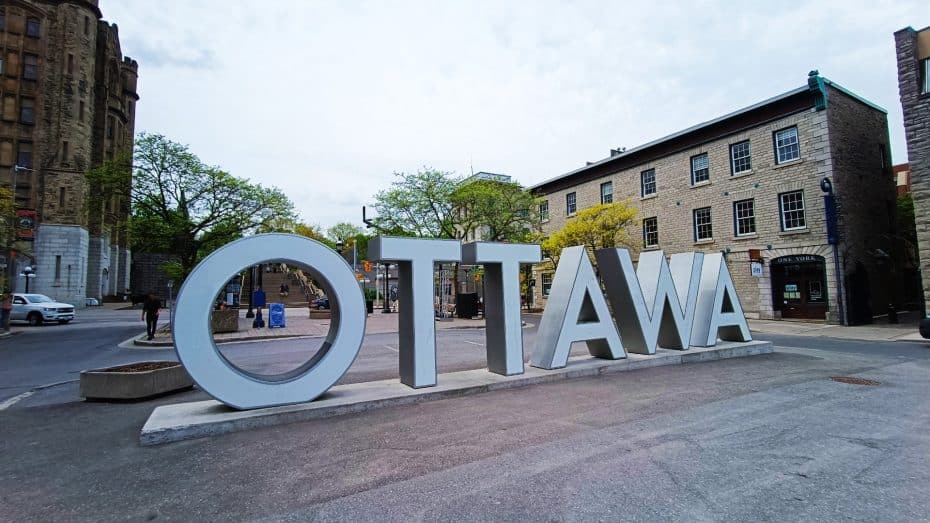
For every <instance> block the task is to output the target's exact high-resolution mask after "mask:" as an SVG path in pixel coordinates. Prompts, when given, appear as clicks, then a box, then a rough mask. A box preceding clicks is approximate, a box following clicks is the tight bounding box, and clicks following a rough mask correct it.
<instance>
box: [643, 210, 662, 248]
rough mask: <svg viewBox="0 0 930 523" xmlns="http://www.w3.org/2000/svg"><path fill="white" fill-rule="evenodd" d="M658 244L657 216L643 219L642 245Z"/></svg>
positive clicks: (651, 245)
mask: <svg viewBox="0 0 930 523" xmlns="http://www.w3.org/2000/svg"><path fill="white" fill-rule="evenodd" d="M658 245H659V218H657V217H655V216H653V217H652V218H645V219H643V246H644V247H657V246H658Z"/></svg>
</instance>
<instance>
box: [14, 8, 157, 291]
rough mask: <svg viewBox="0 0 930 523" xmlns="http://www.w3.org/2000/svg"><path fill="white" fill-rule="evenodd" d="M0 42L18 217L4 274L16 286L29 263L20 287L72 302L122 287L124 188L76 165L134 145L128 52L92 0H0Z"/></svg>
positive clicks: (133, 74) (125, 272)
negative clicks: (115, 190)
mask: <svg viewBox="0 0 930 523" xmlns="http://www.w3.org/2000/svg"><path fill="white" fill-rule="evenodd" d="M0 46H2V53H0V60H2V61H0V67H2V78H0V100H2V119H0V172H2V173H3V175H2V182H3V183H8V184H14V183H15V192H16V207H17V215H18V216H19V218H20V219H19V220H18V230H17V233H16V236H17V237H16V241H15V242H14V244H13V246H12V250H13V251H14V252H13V255H14V259H13V260H12V263H11V264H10V266H9V269H10V270H9V271H8V278H9V280H7V281H8V282H9V283H10V284H12V285H13V286H14V287H15V288H16V289H17V290H20V291H22V290H23V288H24V278H22V277H19V276H18V275H19V274H20V272H21V271H22V268H23V267H25V266H31V267H32V268H33V270H34V272H35V278H34V279H33V280H32V281H31V282H30V291H32V292H40V293H43V294H48V295H49V296H52V297H54V298H57V299H58V300H61V301H65V302H70V303H74V304H75V305H78V306H83V304H84V297H85V296H89V297H96V298H101V297H103V296H108V295H114V294H117V293H119V292H122V290H123V289H125V288H128V287H129V268H130V264H131V258H130V252H129V239H128V237H127V229H126V221H127V217H128V214H129V195H128V194H113V195H106V196H105V197H104V196H103V195H105V194H106V193H105V192H104V191H101V189H100V188H99V187H91V186H90V184H89V183H88V180H87V178H86V173H87V172H88V170H90V169H92V168H94V167H96V166H99V165H101V164H102V163H103V162H104V161H105V160H110V159H114V158H119V157H120V156H121V154H122V153H128V154H131V152H132V144H133V134H134V127H135V123H134V122H135V104H136V102H137V101H138V99H139V97H138V95H137V94H136V83H137V78H138V64H137V63H136V62H135V61H134V60H132V59H130V58H128V57H123V56H122V52H121V50H120V44H119V34H118V31H117V27H116V25H115V24H110V23H108V22H106V21H104V20H102V13H101V12H100V9H99V7H98V5H97V0H68V1H64V0H15V1H14V0H8V1H2V2H0ZM11 178H15V180H13V179H11Z"/></svg>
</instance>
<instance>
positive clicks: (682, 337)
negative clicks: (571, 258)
mask: <svg viewBox="0 0 930 523" xmlns="http://www.w3.org/2000/svg"><path fill="white" fill-rule="evenodd" d="M595 257H596V258H597V265H598V271H599V272H600V276H601V279H602V280H603V281H604V287H605V290H606V294H607V299H608V301H609V302H610V306H611V308H612V309H613V315H614V319H615V320H616V322H617V326H618V327H619V328H620V336H621V337H622V338H623V344H624V345H625V346H626V348H627V350H628V351H629V352H635V353H637V354H655V352H656V345H657V344H658V345H661V346H662V347H664V348H667V349H687V348H688V347H689V346H690V345H691V326H692V324H693V323H694V310H695V307H696V305H697V297H698V289H699V287H700V280H701V267H702V265H703V259H704V255H703V254H701V253H681V254H675V255H672V262H671V267H669V264H668V263H667V262H666V261H665V254H663V252H662V251H650V252H644V253H642V254H640V256H639V264H638V265H637V268H636V271H635V272H634V270H633V261H632V260H631V259H630V253H629V251H627V250H626V249H601V250H598V251H597V252H596V253H595Z"/></svg>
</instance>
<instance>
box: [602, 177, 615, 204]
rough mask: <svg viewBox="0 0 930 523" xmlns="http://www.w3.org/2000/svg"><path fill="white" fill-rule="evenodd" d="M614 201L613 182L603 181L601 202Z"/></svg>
mask: <svg viewBox="0 0 930 523" xmlns="http://www.w3.org/2000/svg"><path fill="white" fill-rule="evenodd" d="M613 201H614V182H604V183H602V184H601V203H613Z"/></svg>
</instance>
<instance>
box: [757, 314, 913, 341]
mask: <svg viewBox="0 0 930 523" xmlns="http://www.w3.org/2000/svg"><path fill="white" fill-rule="evenodd" d="M749 330H751V331H752V332H758V333H762V334H785V335H791V336H823V337H828V338H843V339H850V340H866V341H930V340H925V339H924V338H922V337H921V336H920V334H919V333H918V332H917V325H915V324H913V322H911V321H907V322H903V323H899V324H887V323H874V324H872V325H857V326H853V327H844V326H842V325H828V324H826V323H808V322H802V321H792V320H777V321H776V320H752V319H751V320H749Z"/></svg>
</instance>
